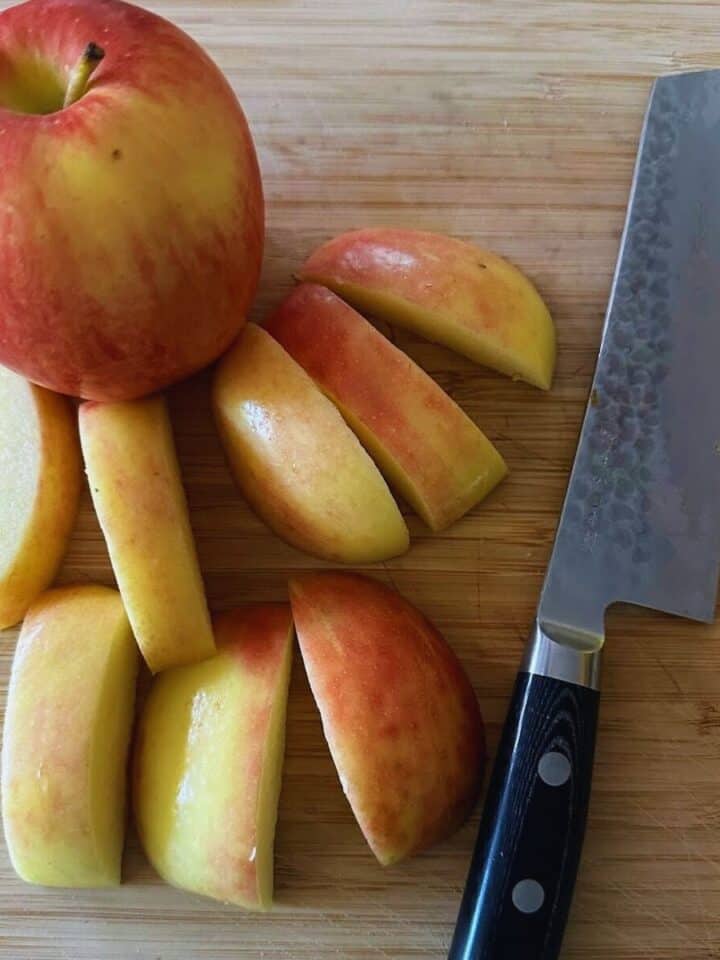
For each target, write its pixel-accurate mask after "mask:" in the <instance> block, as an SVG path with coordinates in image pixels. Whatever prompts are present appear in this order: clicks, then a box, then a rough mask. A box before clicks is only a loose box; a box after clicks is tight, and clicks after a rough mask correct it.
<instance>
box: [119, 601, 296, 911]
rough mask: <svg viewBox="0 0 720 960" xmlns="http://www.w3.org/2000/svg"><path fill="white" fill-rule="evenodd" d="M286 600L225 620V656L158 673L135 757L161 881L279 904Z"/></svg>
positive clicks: (137, 787)
mask: <svg viewBox="0 0 720 960" xmlns="http://www.w3.org/2000/svg"><path fill="white" fill-rule="evenodd" d="M292 633H293V631H292V619H291V616H290V608H289V607H288V605H287V604H279V603H278V604H258V605H256V606H248V607H242V608H238V609H236V610H232V611H230V612H229V613H225V614H223V615H221V616H219V617H217V618H216V620H215V634H216V639H217V653H216V655H215V656H214V657H212V658H211V659H209V660H205V661H204V662H203V663H196V664H192V665H190V666H184V667H178V668H177V669H175V670H169V671H168V672H167V673H164V674H162V676H160V677H157V678H156V679H155V680H154V681H153V685H152V687H151V690H150V694H149V696H148V699H147V701H146V703H145V706H144V709H143V712H142V715H141V719H140V723H139V731H138V739H137V746H136V753H135V774H134V793H135V818H136V821H137V825H138V830H139V833H140V838H141V840H142V843H143V846H144V848H145V852H146V853H147V855H148V857H149V859H150V862H151V863H152V864H153V866H154V867H155V869H156V870H157V871H158V873H159V874H160V876H161V877H163V878H164V879H165V880H167V881H168V882H169V883H172V884H173V885H175V886H177V887H182V888H184V889H185V890H192V891H194V892H195V893H202V894H204V895H205V896H207V897H214V898H215V899H217V900H223V901H226V902H229V903H235V904H238V905H240V906H243V907H247V908H248V909H251V910H264V909H267V908H268V907H269V906H271V903H272V890H273V842H274V835H275V821H276V818H277V807H278V799H279V795H280V781H281V774H282V762H283V753H284V747H285V708H286V704H287V693H288V682H289V678H290V662H291V656H292Z"/></svg>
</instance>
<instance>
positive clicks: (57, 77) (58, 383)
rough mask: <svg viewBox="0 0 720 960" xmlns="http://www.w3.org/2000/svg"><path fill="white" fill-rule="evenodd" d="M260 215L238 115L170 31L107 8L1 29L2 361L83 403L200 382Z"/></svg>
mask: <svg viewBox="0 0 720 960" xmlns="http://www.w3.org/2000/svg"><path fill="white" fill-rule="evenodd" d="M90 41H94V42H96V43H98V44H100V45H101V46H102V47H103V49H104V50H105V58H104V60H103V61H102V62H101V63H100V64H99V66H98V67H97V69H96V71H95V73H94V74H93V75H92V77H91V79H90V83H89V86H88V89H87V92H86V93H85V94H84V96H82V97H81V98H80V99H79V100H77V101H76V102H75V103H74V104H72V105H71V106H70V107H68V108H66V109H59V108H60V106H61V103H62V95H63V92H64V88H65V86H66V84H67V72H68V70H69V68H70V67H71V66H72V65H73V64H74V63H75V62H76V61H77V59H78V58H79V57H80V55H81V53H82V51H83V50H84V48H85V47H86V45H87V44H88V43H89V42H90ZM23 107H25V108H26V109H28V108H29V109H40V110H42V109H45V110H47V109H52V108H55V109H56V112H54V113H51V114H39V113H35V114H33V113H22V112H17V110H18V109H22V108H23ZM13 108H15V109H13ZM263 217H264V213H263V198H262V186H261V181H260V173H259V168H258V164H257V160H256V156H255V151H254V147H253V143H252V139H251V136H250V132H249V130H248V126H247V123H246V120H245V117H244V115H243V112H242V110H241V108H240V105H239V103H238V101H237V99H236V97H235V95H234V93H233V91H232V89H231V87H230V85H229V84H228V83H227V81H226V80H225V79H224V77H223V76H222V74H221V72H220V70H219V69H218V68H217V67H216V66H215V64H214V63H213V62H212V61H211V60H210V58H209V57H208V56H207V55H206V54H205V53H204V52H203V51H202V50H201V48H200V47H199V46H198V45H197V44H196V43H195V42H194V41H193V40H191V39H190V37H188V36H187V35H186V34H184V33H183V32H182V31H181V30H179V29H178V28H177V27H175V26H173V25H172V24H171V23H169V22H168V21H166V20H164V19H162V18H160V17H158V16H156V15H154V14H152V13H149V12H147V11H145V10H142V9H140V8H139V7H135V6H131V5H129V4H125V3H122V2H119V0H28V2H27V3H24V4H21V5H19V6H15V7H11V8H9V9H7V10H5V11H3V12H2V13H0V363H3V364H5V365H6V366H8V367H10V368H12V369H14V370H16V371H18V372H19V373H21V374H23V375H24V376H25V377H27V378H28V379H30V380H32V381H34V382H35V383H39V384H42V385H44V386H46V387H50V388H51V389H53V390H56V391H58V392H61V393H67V394H73V395H77V396H81V397H87V398H91V399H96V400H112V399H130V398H133V397H139V396H142V395H144V394H147V393H149V392H152V391H154V390H157V389H159V388H161V387H163V386H166V385H167V384H169V383H172V382H174V381H176V380H179V379H181V378H183V377H185V376H187V375H188V374H190V373H192V372H194V371H196V370H198V369H200V368H201V367H203V366H205V365H206V364H208V363H209V362H210V361H212V360H213V359H214V358H215V357H217V356H218V355H219V354H220V353H222V352H223V350H224V349H225V348H226V347H227V346H228V344H229V343H230V342H231V341H232V339H233V338H234V337H235V336H236V335H237V333H238V331H239V330H240V328H241V327H242V325H243V323H244V322H245V316H246V313H247V310H248V307H249V305H250V303H251V301H252V298H253V296H254V293H255V288H256V285H257V281H258V276H259V271H260V263H261V259H262V248H263V237H264V226H263Z"/></svg>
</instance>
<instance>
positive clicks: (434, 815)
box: [290, 573, 485, 864]
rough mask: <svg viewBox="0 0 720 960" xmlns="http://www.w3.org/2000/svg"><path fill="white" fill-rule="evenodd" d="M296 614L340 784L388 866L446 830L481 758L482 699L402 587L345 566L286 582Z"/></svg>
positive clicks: (463, 811)
mask: <svg viewBox="0 0 720 960" xmlns="http://www.w3.org/2000/svg"><path fill="white" fill-rule="evenodd" d="M290 598H291V601H292V612H293V619H294V621H295V629H296V631H297V636H298V641H299V643H300V651H301V653H302V658H303V661H304V663H305V668H306V670H307V674H308V678H309V680H310V686H311V688H312V692H313V695H314V697H315V700H316V702H317V705H318V708H319V710H320V714H321V717H322V723H323V730H324V732H325V737H326V738H327V741H328V745H329V747H330V752H331V754H332V757H333V760H334V762H335V766H336V767H337V771H338V775H339V777H340V782H341V784H342V787H343V790H344V791H345V794H346V796H347V798H348V800H349V802H350V806H351V807H352V809H353V813H354V814H355V817H356V819H357V821H358V823H359V825H360V828H361V830H362V832H363V834H364V835H365V839H366V840H367V842H368V843H369V845H370V847H371V849H372V851H373V853H374V854H375V856H376V857H377V858H378V860H379V861H380V863H382V864H389V863H394V862H395V861H397V860H400V859H401V858H403V857H406V856H409V855H410V854H413V853H416V852H418V851H420V850H422V849H424V848H426V847H428V846H430V845H431V844H433V843H435V842H436V841H439V840H441V839H443V838H444V837H446V836H447V835H448V834H450V833H451V832H452V831H453V830H455V828H456V827H458V826H459V825H460V824H461V823H462V822H463V820H464V819H465V818H466V817H467V816H468V814H469V813H470V810H471V809H472V806H473V804H474V802H475V800H476V798H477V795H478V791H479V789H480V784H481V780H482V774H483V767H484V761H485V743H484V735H483V723H482V718H481V715H480V709H479V707H478V703H477V700H476V698H475V694H474V692H473V689H472V686H471V685H470V681H469V680H468V678H467V676H466V674H465V673H464V671H463V669H462V667H461V665H460V663H459V662H458V660H457V658H456V657H455V654H454V653H453V652H452V650H451V649H450V647H449V646H448V645H447V643H446V642H445V640H444V639H443V638H442V636H441V635H440V634H439V633H438V631H437V630H436V629H435V627H434V626H433V625H432V624H431V623H430V622H429V621H428V620H426V618H425V617H424V616H423V615H422V614H421V613H420V612H419V611H418V610H416V609H415V608H414V607H413V606H411V605H410V604H409V603H408V602H407V601H406V600H404V599H403V598H402V597H401V596H400V595H399V594H398V593H397V592H396V591H394V590H390V589H389V588H388V587H385V586H383V585H382V584H380V583H378V582H377V581H375V580H370V579H369V578H367V577H361V576H359V575H358V574H349V573H313V574H307V575H303V576H298V577H295V578H293V580H292V581H291V583H290Z"/></svg>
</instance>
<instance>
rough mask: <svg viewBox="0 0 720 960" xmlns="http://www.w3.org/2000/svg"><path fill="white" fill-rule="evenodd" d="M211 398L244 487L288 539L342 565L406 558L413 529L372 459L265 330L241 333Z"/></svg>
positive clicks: (221, 368)
mask: <svg viewBox="0 0 720 960" xmlns="http://www.w3.org/2000/svg"><path fill="white" fill-rule="evenodd" d="M213 400H214V408H215V418H216V422H217V424H218V428H219V431H220V435H221V437H222V439H223V442H224V446H225V451H226V453H227V456H228V460H229V462H230V465H231V467H232V470H233V474H234V476H235V479H236V481H237V483H238V486H239V487H240V489H241V490H242V491H243V493H244V494H245V496H246V498H247V499H248V500H249V502H250V503H251V504H252V505H253V507H254V508H255V510H256V511H257V512H258V513H259V514H260V516H262V517H263V518H264V519H265V520H266V522H267V523H268V524H269V526H271V527H272V528H273V530H275V531H276V532H277V533H278V534H279V535H280V536H281V537H283V539H285V540H287V541H288V542H289V543H292V544H294V545H295V546H296V547H299V548H300V549H303V550H307V551H308V552H309V553H313V554H315V555H316V556H318V557H324V558H326V559H328V560H339V561H342V562H345V563H367V562H374V561H377V560H386V559H388V558H389V557H394V556H396V555H397V554H399V553H404V551H405V550H407V547H408V532H407V527H406V526H405V522H404V521H403V518H402V516H401V514H400V511H399V510H398V508H397V505H396V503H395V501H394V500H393V498H392V495H391V494H390V491H389V490H388V488H387V485H386V483H385V481H384V480H383V478H382V477H381V475H380V473H379V472H378V470H377V468H376V467H375V466H374V464H373V462H372V460H371V459H370V457H369V456H368V454H367V453H366V452H365V450H363V448H362V447H361V445H360V443H359V442H358V440H357V439H356V438H355V436H354V435H353V433H352V431H351V430H350V429H349V428H348V426H347V425H346V424H345V423H344V422H343V419H342V417H341V416H340V414H339V413H338V411H337V410H336V409H335V407H334V406H333V404H332V403H331V402H330V401H329V400H328V399H327V398H326V397H325V396H323V394H322V393H321V392H320V391H319V390H318V388H317V387H316V386H315V384H314V383H313V382H312V380H311V379H310V377H309V376H308V375H307V374H306V373H305V371H304V370H303V369H302V367H300V366H299V365H298V364H297V363H296V362H295V361H294V360H293V359H292V357H290V356H289V355H288V354H287V353H286V352H285V350H283V348H282V347H281V346H280V345H279V344H278V343H277V342H276V341H275V340H273V338H272V337H271V336H269V334H267V333H266V332H265V331H264V330H262V329H260V328H259V327H257V326H255V325H254V324H250V325H248V326H247V327H246V328H245V329H244V330H243V332H242V334H241V335H240V337H239V339H238V341H237V343H236V344H235V346H234V347H233V348H232V350H231V351H230V352H229V353H228V354H227V355H226V356H225V357H224V358H223V360H222V362H221V363H220V365H219V367H218V370H217V373H216V375H215V382H214V385H213Z"/></svg>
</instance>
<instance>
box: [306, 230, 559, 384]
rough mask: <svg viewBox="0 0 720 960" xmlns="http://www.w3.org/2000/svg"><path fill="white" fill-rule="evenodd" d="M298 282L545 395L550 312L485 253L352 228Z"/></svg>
mask: <svg viewBox="0 0 720 960" xmlns="http://www.w3.org/2000/svg"><path fill="white" fill-rule="evenodd" d="M300 277H301V279H303V280H310V281H313V282H315V283H321V284H324V285H325V286H326V287H329V288H330V289H331V290H334V291H335V292H336V293H338V294H340V296H342V297H343V298H344V299H345V300H347V302H348V303H350V304H352V305H353V306H354V307H356V308H357V309H358V310H363V311H366V312H368V313H370V314H372V315H373V316H376V317H378V318H380V319H383V320H387V321H388V322H389V323H393V324H396V325H397V326H398V327H405V328H407V329H408V330H413V331H414V332H415V333H418V334H420V335H421V336H423V337H427V339H428V340H433V341H435V342H436V343H442V344H444V345H445V346H447V347H450V348H451V349H453V350H456V351H457V352H458V353H462V354H464V355H465V356H466V357H469V358H470V359H471V360H474V361H476V362H477V363H481V364H484V365H485V366H487V367H491V368H492V369H493V370H498V371H499V372H500V373H505V374H507V375H508V376H510V377H514V378H515V379H518V380H526V381H527V382H528V383H532V384H534V385H535V386H537V387H541V388H542V389H543V390H548V389H549V388H550V384H551V383H552V375H553V368H554V366H555V328H554V326H553V322H552V318H551V316H550V313H549V312H548V309H547V307H546V306H545V304H544V303H543V301H542V299H541V297H540V295H539V294H538V292H537V290H536V289H535V287H534V286H533V285H532V283H531V282H530V281H529V280H528V278H527V277H526V276H524V275H523V274H522V273H521V272H520V271H519V270H518V269H517V267H515V266H513V265H512V264H511V263H508V261H507V260H503V258H502V257H498V256H497V255H496V254H494V253H491V252H490V251H489V250H483V249H482V248H480V247H476V246H474V245H473V244H471V243H465V242H463V241H462V240H456V239H454V238H452V237H446V236H442V235H440V234H435V233H426V232H424V231H420V230H398V229H394V228H390V227H377V228H370V229H366V230H355V231H351V232H350V233H344V234H342V235H341V236H339V237H335V238H334V239H333V240H330V241H329V242H328V243H326V244H324V245H323V246H321V247H319V248H318V249H317V250H315V252H314V253H312V254H311V255H310V257H309V258H308V260H307V261H306V262H305V264H304V265H303V267H302V270H301V271H300Z"/></svg>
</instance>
